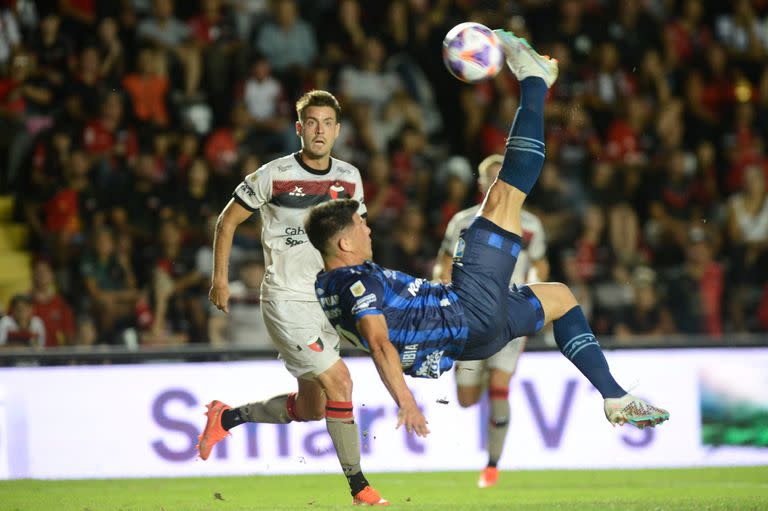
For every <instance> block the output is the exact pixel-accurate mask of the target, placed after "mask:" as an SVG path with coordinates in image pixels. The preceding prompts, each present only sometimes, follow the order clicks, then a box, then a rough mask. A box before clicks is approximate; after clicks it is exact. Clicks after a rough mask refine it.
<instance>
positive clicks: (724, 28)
mask: <svg viewBox="0 0 768 511" xmlns="http://www.w3.org/2000/svg"><path fill="white" fill-rule="evenodd" d="M761 25H762V23H761V20H760V19H758V17H757V14H756V13H755V10H754V8H753V6H752V2H751V0H734V2H733V12H732V13H727V14H721V15H720V16H718V18H717V20H716V23H715V26H716V28H717V37H718V39H720V40H721V41H722V42H723V43H725V45H726V46H727V47H728V49H729V51H730V52H731V53H733V54H734V55H737V56H740V57H746V58H750V59H758V58H762V57H763V56H764V55H765V52H766V49H768V39H767V38H766V35H765V32H764V28H763V27H762V26H761Z"/></svg>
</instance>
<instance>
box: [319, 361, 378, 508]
mask: <svg viewBox="0 0 768 511" xmlns="http://www.w3.org/2000/svg"><path fill="white" fill-rule="evenodd" d="M316 380H317V382H318V384H319V385H320V386H321V387H322V388H323V391H324V392H325V395H326V397H327V401H326V402H325V425H326V428H327V429H328V434H329V435H330V437H331V441H332V442H333V447H334V448H335V449H336V455H337V456H338V458H339V463H340V464H341V468H342V470H343V471H344V475H345V476H346V478H347V482H348V483H349V488H350V491H351V493H352V496H353V504H365V505H389V502H387V501H386V500H384V499H383V498H382V497H381V495H380V494H379V492H377V491H376V490H375V489H373V488H372V487H371V486H370V485H369V484H368V480H367V479H366V478H365V475H364V474H363V470H362V468H360V432H359V429H358V427H357V423H356V422H355V417H354V413H353V411H354V409H353V405H352V377H351V376H350V374H349V369H348V368H347V365H346V364H345V363H344V361H343V360H341V359H339V360H338V361H337V362H336V363H335V364H333V365H332V366H331V367H329V368H328V369H326V370H325V371H323V372H322V373H320V374H319V375H317V377H316Z"/></svg>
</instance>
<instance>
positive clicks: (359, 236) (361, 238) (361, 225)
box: [348, 213, 373, 259]
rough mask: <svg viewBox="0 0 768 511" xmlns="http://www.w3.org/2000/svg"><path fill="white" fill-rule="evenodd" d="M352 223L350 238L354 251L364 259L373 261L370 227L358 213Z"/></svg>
mask: <svg viewBox="0 0 768 511" xmlns="http://www.w3.org/2000/svg"><path fill="white" fill-rule="evenodd" d="M352 222H353V223H352V227H351V228H350V229H349V234H348V236H349V240H350V242H351V243H352V247H353V250H354V251H355V252H356V253H357V254H359V255H360V256H362V257H363V258H364V259H371V258H372V257H373V248H372V244H371V228H370V227H368V224H367V223H366V222H365V220H363V218H362V217H361V216H360V215H359V214H357V213H355V216H354V217H352Z"/></svg>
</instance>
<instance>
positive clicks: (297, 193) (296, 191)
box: [288, 186, 306, 197]
mask: <svg viewBox="0 0 768 511" xmlns="http://www.w3.org/2000/svg"><path fill="white" fill-rule="evenodd" d="M288 195H290V196H291V197H304V196H305V195H306V193H304V189H303V188H302V187H301V186H294V187H293V191H291V192H289V193H288Z"/></svg>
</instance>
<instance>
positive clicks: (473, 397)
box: [456, 387, 480, 408]
mask: <svg viewBox="0 0 768 511" xmlns="http://www.w3.org/2000/svg"><path fill="white" fill-rule="evenodd" d="M456 398H457V400H458V401H459V406H461V407H462V408H469V407H470V406H474V405H476V404H477V403H478V402H479V401H480V391H479V390H475V389H466V388H462V387H459V388H458V390H457V392H456Z"/></svg>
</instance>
